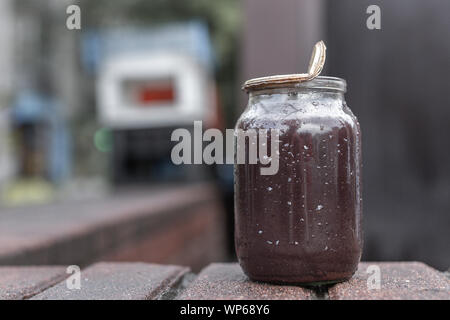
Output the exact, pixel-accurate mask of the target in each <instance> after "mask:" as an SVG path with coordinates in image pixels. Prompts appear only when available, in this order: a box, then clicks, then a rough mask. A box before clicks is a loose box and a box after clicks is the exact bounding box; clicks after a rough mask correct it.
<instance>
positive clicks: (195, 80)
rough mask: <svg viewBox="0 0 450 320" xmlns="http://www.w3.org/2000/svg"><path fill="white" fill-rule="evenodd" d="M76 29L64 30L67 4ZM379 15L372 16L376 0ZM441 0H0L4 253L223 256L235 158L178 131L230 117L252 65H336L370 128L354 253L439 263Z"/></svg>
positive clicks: (40, 259) (15, 257)
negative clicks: (191, 151) (224, 159)
mask: <svg viewBox="0 0 450 320" xmlns="http://www.w3.org/2000/svg"><path fill="white" fill-rule="evenodd" d="M73 4H75V5H78V6H79V7H80V8H81V15H80V16H81V29H79V30H78V29H75V30H69V29H68V28H67V26H66V22H67V21H66V20H67V19H68V17H69V16H70V15H71V13H72V12H71V13H66V10H67V8H68V6H69V5H73ZM372 4H376V5H378V6H379V7H380V8H381V30H369V29H368V28H367V27H366V20H367V18H368V16H369V15H368V14H367V13H366V9H367V7H368V6H369V5H372ZM449 12H450V2H444V1H440V0H430V1H420V0H397V1H379V0H378V1H377V0H373V1H365V0H358V1H357V0H341V1H327V0H279V1H271V0H240V1H239V0H215V1H210V0H189V1H186V0H164V1H163V0H150V1H148V0H131V1H130V0H128V1H125V0H108V1H106V0H95V1H94V0H79V1H74V0H72V1H69V0H14V1H13V0H0V48H1V49H0V70H1V73H0V264H3V265H7V264H10V265H11V264H79V265H86V264H90V263H92V262H95V261H99V260H116V261H149V262H159V263H175V264H183V265H189V266H191V267H192V268H193V270H194V271H195V270H198V269H199V268H201V267H203V266H204V265H206V264H208V263H210V262H212V261H233V260H234V259H235V256H234V248H233V176H232V166H229V165H215V166H204V165H190V166H175V165H173V164H172V162H171V160H170V151H171V148H172V147H173V145H174V143H173V142H171V141H170V134H171V132H172V131H173V129H175V128H180V127H181V128H186V129H188V130H192V124H193V121H194V120H202V121H203V126H204V128H203V129H206V128H219V129H221V130H223V129H225V128H233V127H234V123H235V121H236V119H237V117H238V116H239V114H240V113H241V112H242V111H243V108H244V106H245V104H246V98H247V97H246V96H245V94H243V93H242V92H241V91H240V85H241V83H242V82H243V81H245V80H246V79H249V78H252V77H258V76H264V75H271V74H283V73H294V72H303V71H306V67H307V63H308V61H309V57H310V54H311V49H312V47H313V45H314V43H315V42H317V41H318V40H321V39H324V40H325V42H326V44H327V48H328V50H327V63H326V66H325V70H324V71H323V72H322V75H331V76H338V77H342V78H345V79H346V80H347V82H348V93H347V95H346V99H347V102H348V105H349V106H350V108H351V109H352V110H353V112H354V113H355V114H356V116H357V117H358V119H359V121H360V124H361V128H362V132H363V158H364V168H363V181H364V187H363V189H364V190H363V191H364V192H363V195H364V230H365V247H364V255H363V260H370V261H380V260H390V261H398V260H419V261H423V262H426V263H428V264H429V265H431V266H433V267H435V268H437V269H440V270H446V269H448V268H449V266H450V250H449V249H450V148H449V147H450V145H449V143H448V139H449V138H450V94H449V93H448V90H449V89H450V77H449V75H450V62H449V58H450V19H449V17H448V13H449Z"/></svg>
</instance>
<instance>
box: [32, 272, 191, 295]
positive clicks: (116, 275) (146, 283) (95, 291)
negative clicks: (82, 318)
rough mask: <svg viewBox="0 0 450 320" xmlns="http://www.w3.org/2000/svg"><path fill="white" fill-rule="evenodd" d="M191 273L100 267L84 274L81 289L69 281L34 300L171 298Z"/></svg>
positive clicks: (82, 273) (82, 274)
mask: <svg viewBox="0 0 450 320" xmlns="http://www.w3.org/2000/svg"><path fill="white" fill-rule="evenodd" d="M188 271H189V269H188V268H184V267H179V266H170V265H169V266H163V265H156V264H146V263H98V264H95V265H93V266H91V267H89V268H87V269H86V270H83V271H82V272H81V289H80V290H76V289H75V290H69V289H67V285H66V281H63V282H61V283H59V284H58V285H56V286H54V287H51V288H49V289H48V290H46V291H44V292H42V293H41V294H39V295H37V296H35V297H34V298H33V299H35V300H145V299H161V298H164V295H165V294H169V293H170V290H171V289H174V287H175V286H176V285H177V283H178V282H179V281H180V280H181V278H182V277H183V276H184V275H185V274H186V273H187V272H188Z"/></svg>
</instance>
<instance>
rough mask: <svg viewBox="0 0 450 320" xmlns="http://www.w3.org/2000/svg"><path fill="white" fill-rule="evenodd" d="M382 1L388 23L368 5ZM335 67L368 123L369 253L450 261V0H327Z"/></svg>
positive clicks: (331, 68) (332, 71) (331, 69)
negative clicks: (374, 26)
mask: <svg viewBox="0 0 450 320" xmlns="http://www.w3.org/2000/svg"><path fill="white" fill-rule="evenodd" d="M371 4H378V5H379V6H380V8H381V30H368V29H367V28H366V19H367V17H368V15H367V14H366V8H367V7H368V6H369V5H371ZM326 7H327V15H326V16H327V19H326V25H327V46H328V50H327V54H328V57H327V72H328V74H329V75H335V76H340V77H343V78H345V79H346V80H347V81H348V94H347V102H348V104H349V106H350V108H351V109H352V110H353V111H354V113H355V114H356V115H357V117H358V118H359V120H360V123H361V128H362V131H363V158H364V170H363V173H364V224H365V235H366V236H365V254H364V258H365V259H366V260H421V261H425V262H427V263H429V264H431V265H433V266H435V267H437V268H440V269H447V268H449V266H450V141H449V138H450V16H449V15H450V1H440V0H432V1H430V0H429V1H422V0H396V1H373V0H371V1H361V0H358V1H356V0H340V1H329V2H327V6H326Z"/></svg>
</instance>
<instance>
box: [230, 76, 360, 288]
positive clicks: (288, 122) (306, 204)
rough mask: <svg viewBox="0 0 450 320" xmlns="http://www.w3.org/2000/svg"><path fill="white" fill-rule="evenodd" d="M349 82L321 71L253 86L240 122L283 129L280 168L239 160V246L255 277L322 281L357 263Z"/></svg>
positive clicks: (354, 134)
mask: <svg viewBox="0 0 450 320" xmlns="http://www.w3.org/2000/svg"><path fill="white" fill-rule="evenodd" d="M345 89H346V83H345V81H344V80H343V79H339V78H333V77H318V78H316V79H314V80H311V81H307V82H303V83H296V84H286V85H283V86H282V87H280V86H277V87H271V86H270V84H266V85H265V86H263V87H259V88H258V89H250V90H248V91H249V103H248V106H247V108H246V110H245V111H244V113H243V114H242V115H241V117H240V118H239V120H238V121H237V124H236V129H243V130H244V131H246V130H249V129H255V130H261V129H269V130H270V129H277V130H278V132H279V141H278V142H279V144H278V150H277V151H276V153H277V155H278V157H279V169H278V172H277V173H276V174H274V175H262V174H261V172H260V168H261V167H265V166H264V165H262V164H260V163H259V162H258V163H257V164H248V163H247V164H236V165H235V245H236V253H237V256H238V259H239V263H240V265H241V267H242V269H243V270H244V272H245V273H246V274H247V275H248V276H249V278H251V279H252V280H259V281H267V282H276V283H309V284H315V283H319V284H320V283H327V282H338V281H343V280H346V279H349V278H350V277H351V276H352V275H353V273H354V272H355V271H356V269H357V266H358V262H359V260H360V257H361V249H362V234H361V214H362V212H361V210H362V199H361V135H360V128H359V124H358V121H357V119H356V117H355V116H354V115H353V113H352V112H351V111H350V109H349V108H348V107H347V105H346V103H345V99H344V93H345ZM248 143H249V142H248V141H247V143H246V144H245V147H244V148H245V150H246V151H247V152H248V151H249V145H248ZM270 143H271V141H270V135H269V140H268V141H267V145H270ZM270 156H271V157H273V156H276V155H275V154H271V155H270Z"/></svg>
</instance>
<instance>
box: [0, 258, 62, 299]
mask: <svg viewBox="0 0 450 320" xmlns="http://www.w3.org/2000/svg"><path fill="white" fill-rule="evenodd" d="M65 277H66V273H65V268H64V267H45V266H40V267H0V300H20V299H25V298H28V297H31V296H33V295H35V294H38V293H40V292H42V291H43V290H45V289H47V288H49V287H50V286H52V285H54V284H56V283H58V282H59V281H61V280H63V279H64V278H65Z"/></svg>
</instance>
